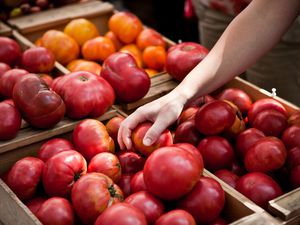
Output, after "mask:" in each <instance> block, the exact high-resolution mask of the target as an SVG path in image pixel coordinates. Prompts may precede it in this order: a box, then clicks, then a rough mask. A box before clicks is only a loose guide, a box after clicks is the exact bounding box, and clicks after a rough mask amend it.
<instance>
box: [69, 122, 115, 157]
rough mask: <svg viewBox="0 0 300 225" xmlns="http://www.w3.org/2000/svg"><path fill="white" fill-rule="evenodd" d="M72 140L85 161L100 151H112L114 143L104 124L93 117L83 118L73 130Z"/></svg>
mask: <svg viewBox="0 0 300 225" xmlns="http://www.w3.org/2000/svg"><path fill="white" fill-rule="evenodd" d="M73 142H74V145H75V148H76V150H78V151H79V152H80V153H81V154H82V155H83V156H84V158H85V159H86V160H87V161H90V160H91V159H92V158H93V157H94V156H95V155H96V154H98V153H100V152H114V151H115V144H114V141H113V139H112V138H111V137H110V136H109V134H108V132H107V130H106V127H105V125H104V124H103V123H102V122H100V121H98V120H95V119H85V120H83V121H81V122H80V123H78V124H77V125H76V127H75V129H74V131H73Z"/></svg>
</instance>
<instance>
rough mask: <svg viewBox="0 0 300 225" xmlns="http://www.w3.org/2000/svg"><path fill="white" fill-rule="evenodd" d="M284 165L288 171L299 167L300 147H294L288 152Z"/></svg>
mask: <svg viewBox="0 0 300 225" xmlns="http://www.w3.org/2000/svg"><path fill="white" fill-rule="evenodd" d="M286 165H287V167H288V168H289V169H292V168H294V167H295V166H299V165H300V146H298V147H294V148H292V149H290V150H289V151H288V153H287V160H286Z"/></svg>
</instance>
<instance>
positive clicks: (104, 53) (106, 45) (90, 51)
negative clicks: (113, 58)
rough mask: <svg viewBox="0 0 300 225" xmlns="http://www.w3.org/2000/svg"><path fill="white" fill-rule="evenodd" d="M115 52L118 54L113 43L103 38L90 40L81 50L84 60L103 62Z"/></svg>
mask: <svg viewBox="0 0 300 225" xmlns="http://www.w3.org/2000/svg"><path fill="white" fill-rule="evenodd" d="M114 52H116V48H115V46H114V44H113V42H112V41H111V40H110V39H109V38H107V37H103V36H99V37H96V38H93V39H91V40H88V41H87V42H85V43H84V44H83V46H82V49H81V53H82V55H83V58H85V59H87V60H95V61H101V62H102V61H104V60H105V59H106V58H107V57H108V56H110V55H111V54H112V53H114Z"/></svg>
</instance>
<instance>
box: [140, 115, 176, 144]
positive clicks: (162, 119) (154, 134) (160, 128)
mask: <svg viewBox="0 0 300 225" xmlns="http://www.w3.org/2000/svg"><path fill="white" fill-rule="evenodd" d="M175 120H176V118H175V117H172V116H170V117H168V116H162V115H159V116H158V117H157V119H156V121H155V122H154V124H153V125H152V126H151V127H150V128H149V130H148V131H147V132H146V134H145V137H144V139H143V144H144V145H146V146H150V145H151V144H153V143H155V142H156V141H157V140H158V138H159V136H160V135H161V134H162V133H163V132H164V130H166V129H167V128H168V127H169V125H171V124H172V123H173V122H174V121H175Z"/></svg>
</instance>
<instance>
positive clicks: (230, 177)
mask: <svg viewBox="0 0 300 225" xmlns="http://www.w3.org/2000/svg"><path fill="white" fill-rule="evenodd" d="M214 175H216V176H217V177H218V178H220V179H221V180H222V181H224V182H225V183H227V184H228V185H230V186H231V187H233V188H235V187H236V182H237V180H238V179H239V176H238V175H236V174H235V173H233V172H231V171H230V170H226V169H222V170H217V171H216V172H215V173H214Z"/></svg>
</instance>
